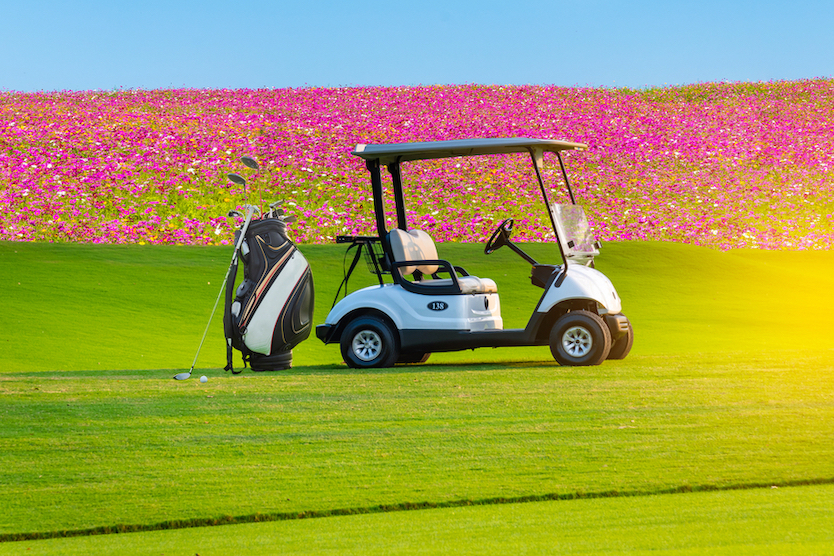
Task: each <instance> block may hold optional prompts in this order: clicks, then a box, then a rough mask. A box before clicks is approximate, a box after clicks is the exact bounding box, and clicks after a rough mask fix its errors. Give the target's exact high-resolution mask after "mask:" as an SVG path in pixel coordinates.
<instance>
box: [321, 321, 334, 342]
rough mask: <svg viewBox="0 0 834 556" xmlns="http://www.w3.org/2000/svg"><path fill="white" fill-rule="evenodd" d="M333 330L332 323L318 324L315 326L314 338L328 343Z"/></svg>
mask: <svg viewBox="0 0 834 556" xmlns="http://www.w3.org/2000/svg"><path fill="white" fill-rule="evenodd" d="M335 331H336V328H335V327H334V326H333V325H332V324H320V325H318V326H316V338H318V339H319V340H321V341H322V342H324V343H325V344H329V343H330V342H331V341H332V337H333V333H334V332H335Z"/></svg>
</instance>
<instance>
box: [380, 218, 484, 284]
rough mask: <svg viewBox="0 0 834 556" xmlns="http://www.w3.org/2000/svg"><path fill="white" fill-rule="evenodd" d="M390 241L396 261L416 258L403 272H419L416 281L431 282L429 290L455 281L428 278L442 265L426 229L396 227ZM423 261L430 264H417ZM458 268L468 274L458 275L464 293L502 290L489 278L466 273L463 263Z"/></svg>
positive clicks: (456, 269) (404, 267) (389, 238)
mask: <svg viewBox="0 0 834 556" xmlns="http://www.w3.org/2000/svg"><path fill="white" fill-rule="evenodd" d="M388 241H389V242H390V245H391V251H392V253H393V255H394V262H397V263H402V262H412V261H414V263H415V264H414V265H409V266H403V267H401V271H402V274H403V275H407V274H414V273H415V272H419V273H420V274H419V278H420V279H419V281H418V282H415V284H419V285H420V286H427V289H428V290H429V291H427V293H430V291H431V290H430V288H432V287H438V288H441V287H447V288H448V287H449V286H452V285H453V284H454V281H453V280H452V279H451V278H434V279H428V278H430V277H431V276H433V275H435V274H436V273H437V271H438V270H440V265H439V264H436V262H435V261H438V257H437V247H435V244H434V240H432V238H431V236H430V235H429V234H427V233H426V232H424V231H422V230H409V231H407V232H406V231H405V230H401V229H399V228H396V229H394V230H391V232H390V233H389V234H388ZM421 261H425V262H426V264H416V263H420V262H421ZM429 261H431V262H429ZM450 268H451V267H450ZM454 270H455V271H457V272H459V273H462V274H464V275H463V276H457V281H458V284H459V286H460V293H496V292H497V291H498V286H497V285H496V284H495V282H494V281H493V280H491V279H489V278H478V277H477V276H469V275H466V273H465V271H463V269H461V268H460V267H455V268H454Z"/></svg>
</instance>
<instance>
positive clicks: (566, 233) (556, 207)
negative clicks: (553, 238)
mask: <svg viewBox="0 0 834 556" xmlns="http://www.w3.org/2000/svg"><path fill="white" fill-rule="evenodd" d="M550 212H551V214H552V215H553V222H554V223H555V224H556V235H557V236H558V237H559V241H560V242H561V243H562V250H564V252H565V256H566V257H567V258H569V259H574V260H576V259H580V262H583V263H584V262H585V261H586V260H588V259H590V260H593V258H594V257H595V256H596V255H599V251H598V250H597V246H596V238H594V235H593V233H592V232H591V226H590V224H588V218H587V217H586V216H585V210H584V209H583V208H582V207H581V206H580V205H562V204H558V203H551V205H550Z"/></svg>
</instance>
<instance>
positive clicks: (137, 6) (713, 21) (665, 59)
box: [0, 0, 834, 91]
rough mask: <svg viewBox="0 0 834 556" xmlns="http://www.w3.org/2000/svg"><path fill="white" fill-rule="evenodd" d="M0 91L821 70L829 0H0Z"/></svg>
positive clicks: (826, 68)
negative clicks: (217, 0) (679, 0)
mask: <svg viewBox="0 0 834 556" xmlns="http://www.w3.org/2000/svg"><path fill="white" fill-rule="evenodd" d="M0 15H2V20H3V24H2V33H0V90H4V91H10V90H12V91H39V90H48V91H51V90H65V89H70V90H90V89H105V90H111V89H118V88H147V89H153V88H172V87H173V88H177V87H189V88H260V87H305V86H309V87H341V86H367V85H431V84H437V83H443V84H453V83H455V84H460V83H481V84H519V85H520V84H531V83H532V84H555V85H563V86H574V85H578V86H594V87H600V86H603V87H622V86H627V87H647V86H663V85H675V84H686V83H697V82H704V81H769V80H784V79H803V78H813V77H832V76H834V31H832V23H834V2H830V1H825V2H823V1H803V0H798V1H795V2H792V3H787V2H775V1H769V0H766V1H760V2H752V1H733V0H723V1H714V0H703V1H700V2H676V1H673V0H669V1H663V2H661V1H639V0H634V1H631V2H617V1H606V0H598V1H593V0H589V1H574V2H570V1H560V2H550V1H541V0H540V1H532V2H531V1H527V2H511V1H503V2H496V1H492V0H477V1H469V0H464V1H455V0H422V1H412V0H399V1H388V2H384V1H377V0H354V1H346V0H343V1H315V0H305V1H299V2H283V1H278V2H267V1H263V0H228V1H226V2H216V1H214V0H203V1H177V0H166V1H158V0H146V1H143V2H132V3H130V4H126V3H122V2H119V1H118V0H115V1H107V2H105V1H99V0H87V1H84V0H81V1H73V0H66V1H61V2H59V1H43V0H27V1H26V2H23V1H19V0H0Z"/></svg>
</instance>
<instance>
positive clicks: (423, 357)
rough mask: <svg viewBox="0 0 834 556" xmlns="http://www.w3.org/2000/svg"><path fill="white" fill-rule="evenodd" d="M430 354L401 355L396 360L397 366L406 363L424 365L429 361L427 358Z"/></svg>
mask: <svg viewBox="0 0 834 556" xmlns="http://www.w3.org/2000/svg"><path fill="white" fill-rule="evenodd" d="M430 355H431V352H428V353H422V352H418V353H401V354H400V357H399V359H397V363H398V364H400V363H401V364H408V363H425V362H426V361H428V360H429V356H430Z"/></svg>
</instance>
